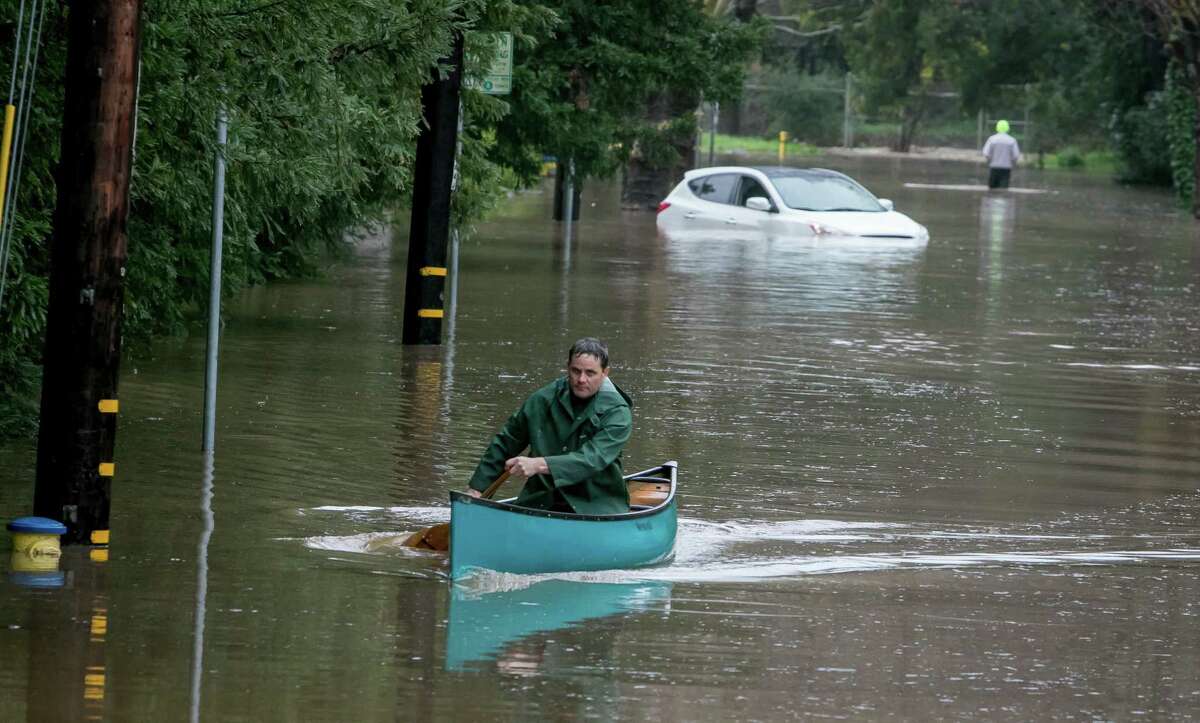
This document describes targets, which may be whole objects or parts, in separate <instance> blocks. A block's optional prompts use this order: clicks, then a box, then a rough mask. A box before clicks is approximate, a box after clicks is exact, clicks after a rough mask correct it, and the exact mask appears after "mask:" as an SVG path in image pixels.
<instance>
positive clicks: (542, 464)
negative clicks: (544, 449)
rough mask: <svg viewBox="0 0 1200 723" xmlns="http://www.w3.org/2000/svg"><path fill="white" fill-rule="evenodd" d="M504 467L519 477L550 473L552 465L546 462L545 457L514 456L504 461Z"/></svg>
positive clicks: (525, 477)
mask: <svg viewBox="0 0 1200 723" xmlns="http://www.w3.org/2000/svg"><path fill="white" fill-rule="evenodd" d="M504 468H505V469H507V470H508V472H509V474H511V475H512V476H513V477H516V478H518V479H528V478H529V477H532V476H534V475H535V474H549V473H550V465H548V464H546V458H545V457H513V458H511V459H508V460H506V461H505V462H504Z"/></svg>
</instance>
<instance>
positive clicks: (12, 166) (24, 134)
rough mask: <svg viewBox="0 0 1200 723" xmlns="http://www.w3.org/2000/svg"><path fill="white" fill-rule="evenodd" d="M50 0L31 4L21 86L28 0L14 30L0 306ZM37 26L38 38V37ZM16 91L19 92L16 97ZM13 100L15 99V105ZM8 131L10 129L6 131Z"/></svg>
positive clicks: (0, 224)
mask: <svg viewBox="0 0 1200 723" xmlns="http://www.w3.org/2000/svg"><path fill="white" fill-rule="evenodd" d="M47 2H48V0H46V1H42V2H40V3H39V0H32V5H31V7H30V12H29V23H28V26H29V27H28V31H27V32H25V33H24V34H25V37H26V40H25V45H24V51H25V52H24V56H25V57H24V63H23V64H21V65H22V68H21V85H20V88H19V90H18V88H17V84H16V79H17V65H18V63H19V60H20V57H21V52H20V50H21V35H22V32H23V31H24V30H25V28H23V27H22V25H23V24H24V19H25V0H21V9H20V15H19V17H20V20H19V21H18V26H17V31H16V33H14V35H13V38H14V47H13V70H12V76H11V79H10V81H9V105H8V107H7V108H6V109H5V113H6V116H7V115H8V114H9V113H11V112H12V111H11V110H9V109H10V108H14V107H15V108H17V109H19V112H17V113H15V114H14V115H15V116H16V118H15V120H16V123H15V125H14V126H13V130H12V140H11V143H10V145H9V148H10V151H11V155H10V156H9V157H8V159H7V161H8V169H7V176H6V177H5V178H4V179H3V185H4V193H3V198H2V199H0V202H2V205H0V219H2V220H0V309H2V308H3V306H4V292H5V288H6V284H7V280H8V260H9V257H10V256H11V252H12V245H13V241H12V235H13V230H14V228H15V223H14V221H15V218H14V217H15V215H16V205H17V187H18V185H19V183H20V178H21V169H22V167H23V165H24V158H25V142H26V140H27V138H28V136H29V133H28V129H29V116H30V109H31V108H32V106H33V102H32V101H33V88H34V83H35V81H36V79H37V63H38V58H39V56H40V52H39V51H40V49H41V42H42V25H43V23H44V21H45V18H46V12H45V10H46V5H47ZM35 26H36V38H35V33H34V31H35ZM14 95H15V96H16V97H15V98H14ZM14 100H15V101H16V103H15V105H14ZM6 135H7V132H6Z"/></svg>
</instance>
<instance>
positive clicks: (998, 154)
mask: <svg viewBox="0 0 1200 723" xmlns="http://www.w3.org/2000/svg"><path fill="white" fill-rule="evenodd" d="M983 155H984V157H985V158H987V162H988V166H989V167H991V168H1012V167H1013V166H1015V165H1017V161H1018V160H1020V159H1021V149H1020V148H1019V147H1018V146H1017V139H1016V138H1013V137H1012V136H1010V135H1009V134H1007V133H997V134H995V135H993V136H992V137H991V138H988V139H987V143H984V144H983Z"/></svg>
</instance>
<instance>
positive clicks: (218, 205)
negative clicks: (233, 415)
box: [200, 106, 228, 452]
mask: <svg viewBox="0 0 1200 723" xmlns="http://www.w3.org/2000/svg"><path fill="white" fill-rule="evenodd" d="M227 133H228V126H227V123H226V119H225V108H224V106H222V107H221V108H219V109H217V157H216V160H215V161H214V163H213V212H212V259H211V264H212V270H211V272H210V273H209V281H208V356H207V358H206V361H205V364H204V441H203V443H202V444H201V447H200V449H201V450H203V451H205V452H211V451H213V437H214V436H215V430H216V414H217V412H216V409H217V346H218V345H219V343H220V338H221V247H222V244H223V243H224V237H225V141H226V136H227Z"/></svg>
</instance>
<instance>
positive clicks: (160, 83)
mask: <svg viewBox="0 0 1200 723" xmlns="http://www.w3.org/2000/svg"><path fill="white" fill-rule="evenodd" d="M485 9H486V11H487V15H486V17H489V18H498V17H503V15H504V12H505V11H507V10H509V9H511V5H510V4H509V3H488V4H486V7H485V3H484V2H483V0H475V1H473V2H466V3H447V2H443V1H442V0H413V1H411V2H400V1H399V0H311V1H310V2H304V3H291V2H289V3H271V2H267V3H247V2H245V1H244V0H204V1H203V2H201V1H200V0H146V3H145V6H144V10H143V23H142V38H141V52H142V57H141V76H142V77H141V79H140V98H139V103H138V129H137V144H136V150H135V163H134V170H133V175H132V180H131V211H130V217H129V227H128V228H129V244H128V249H129V251H128V254H129V255H128V259H127V263H126V269H127V277H126V285H125V317H124V331H125V335H126V338H127V340H131V341H136V340H139V339H144V338H146V337H148V336H150V335H153V334H160V333H164V332H165V333H174V332H180V331H183V330H184V329H185V328H186V326H187V324H188V323H189V322H190V321H191V320H193V319H194V318H196V317H197V316H198V315H199V314H200V313H202V309H203V305H204V304H205V302H206V300H207V294H208V276H209V246H210V244H211V228H210V226H211V214H212V209H211V204H212V200H211V199H212V179H213V157H214V152H215V137H214V136H215V133H214V124H215V118H216V114H217V111H218V108H221V107H224V108H226V109H227V112H228V116H229V129H230V130H229V145H228V149H227V153H226V155H227V159H228V171H227V178H226V192H227V193H226V206H225V250H224V281H225V285H224V292H225V293H226V294H227V295H228V294H231V293H234V292H236V291H237V290H239V289H241V288H244V287H246V286H247V285H251V284H256V283H261V282H263V281H266V280H269V279H275V278H284V277H290V276H298V275H305V274H311V273H313V272H314V271H315V270H317V268H318V264H319V263H320V260H321V259H322V258H323V257H325V256H328V255H329V254H331V253H332V254H337V253H340V252H341V251H343V250H344V249H345V248H346V243H347V241H346V238H347V236H346V234H347V231H349V230H351V229H353V228H354V227H356V226H359V225H363V224H367V223H370V222H373V221H378V220H381V219H384V218H385V217H386V216H387V214H388V213H389V212H390V211H391V210H393V209H395V208H397V207H398V206H400V205H401V204H402V203H404V201H405V198H406V197H407V194H408V193H409V192H410V188H409V186H410V183H411V181H410V175H411V166H412V158H413V154H414V147H415V139H416V136H417V133H418V129H419V126H418V123H419V117H420V116H419V114H420V86H421V84H422V83H424V82H425V81H426V79H427V78H428V77H429V75H430V72H431V69H432V68H433V67H434V63H435V62H436V60H437V59H438V58H439V57H441V56H442V55H444V54H445V53H446V51H447V49H448V48H449V43H450V37H451V33H452V31H453V30H454V29H456V28H457V29H465V28H466V27H467V26H469V25H471V24H473V23H476V22H482V21H483V19H484V17H485V14H484V11H485ZM67 12H68V10H67V9H66V8H65V6H62V5H58V4H55V5H52V6H51V15H50V16H49V17H48V18H47V21H46V25H45V30H44V31H43V45H42V48H41V53H40V57H41V68H40V71H39V76H38V85H37V95H36V97H35V98H34V103H33V111H32V122H31V134H32V135H31V137H30V140H29V142H28V144H27V146H26V156H25V166H24V174H23V176H22V179H21V184H20V188H19V191H20V196H19V200H18V203H19V207H18V213H17V215H16V219H17V226H16V232H15V234H14V251H13V256H12V259H11V260H10V263H9V268H8V280H7V286H6V291H5V296H4V304H3V307H2V308H0V433H5V432H12V431H14V430H17V429H24V430H28V429H29V428H30V421H31V418H32V414H33V413H34V412H35V411H36V406H37V404H36V394H37V391H36V390H37V380H38V371H39V364H38V361H39V352H40V348H41V344H42V336H43V333H44V327H45V309H46V300H47V284H46V277H47V274H48V271H49V270H48V253H47V247H46V243H47V239H48V237H49V233H50V214H51V211H52V209H53V207H54V203H55V186H54V181H53V175H52V173H51V169H52V167H53V165H54V164H55V163H56V161H57V145H58V136H59V134H60V124H61V108H62V94H63V89H62V78H63V63H64V59H65V52H66V47H65V42H66V41H65V32H66V13H67ZM0 17H5V18H10V19H15V18H16V17H17V12H16V3H15V0H0ZM9 22H10V23H11V22H13V21H12V20H9ZM0 27H2V26H0ZM8 30H9V32H8V33H7V35H9V37H10V38H11V34H12V26H11V25H10V26H9V27H8ZM4 34H5V33H0V36H3V35H4ZM478 104H479V102H477V101H475V100H474V99H468V106H469V111H468V112H469V113H476V114H479V113H481V111H477V110H476V108H475V106H476V105H478ZM492 144H494V140H492V141H488V140H485V139H484V137H483V136H482V134H479V133H476V134H469V135H468V138H467V139H466V140H465V142H464V183H463V193H462V194H460V198H459V210H460V212H461V213H463V214H464V215H470V214H477V213H481V212H482V211H483V209H486V208H487V207H488V206H489V204H490V203H491V201H490V199H491V198H493V197H495V195H496V194H497V193H499V192H500V191H501V189H499V188H498V187H497V186H496V185H494V184H493V182H494V180H495V179H496V176H497V170H496V167H495V165H494V164H491V163H482V162H480V159H481V158H483V157H484V155H485V154H486V153H487V149H488V148H490V147H491V145H492Z"/></svg>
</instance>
